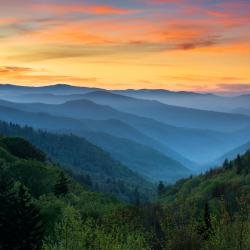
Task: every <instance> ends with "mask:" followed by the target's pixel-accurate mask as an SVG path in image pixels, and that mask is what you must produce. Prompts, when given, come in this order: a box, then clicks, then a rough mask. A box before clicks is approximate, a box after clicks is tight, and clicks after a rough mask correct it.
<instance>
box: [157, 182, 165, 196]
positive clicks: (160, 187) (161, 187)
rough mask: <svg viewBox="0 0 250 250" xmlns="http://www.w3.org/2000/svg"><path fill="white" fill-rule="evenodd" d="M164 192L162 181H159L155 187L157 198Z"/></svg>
mask: <svg viewBox="0 0 250 250" xmlns="http://www.w3.org/2000/svg"><path fill="white" fill-rule="evenodd" d="M164 192H165V185H164V184H163V182H162V181H160V183H159V185H158V187H157V193H158V196H161V195H163V194H164Z"/></svg>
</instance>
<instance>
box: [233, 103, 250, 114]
mask: <svg viewBox="0 0 250 250" xmlns="http://www.w3.org/2000/svg"><path fill="white" fill-rule="evenodd" d="M249 105H250V103H249ZM249 105H248V106H249ZM231 112H232V113H238V114H242V115H249V116H250V109H249V108H242V107H239V108H235V109H233V110H232V111H231Z"/></svg>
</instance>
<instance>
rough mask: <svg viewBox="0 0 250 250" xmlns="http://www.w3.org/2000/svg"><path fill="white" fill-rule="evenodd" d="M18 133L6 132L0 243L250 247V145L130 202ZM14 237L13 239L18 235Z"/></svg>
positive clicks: (74, 249) (44, 248)
mask: <svg viewBox="0 0 250 250" xmlns="http://www.w3.org/2000/svg"><path fill="white" fill-rule="evenodd" d="M46 159H47V157H46V155H45V154H44V153H43V152H41V151H40V150H38V149H37V148H35V147H34V146H32V145H31V144H29V143H28V142H27V141H25V140H23V139H19V138H13V137H12V138H9V137H1V138H0V191H1V192H0V201H1V206H0V230H1V234H0V249H25V250H26V249H27V250H36V249H37V250H63V249H71V250H85V249H87V250H88V249H89V250H92V249H100V250H110V249H111V250H117V249H124V250H144V249H148V250H165V249H166V250H167V249H169V250H180V249H181V250H182V249H183V250H198V249H201V250H211V249H213V250H221V249H225V250H226V249H227V250H228V249H229V250H235V249H242V250H248V249H249V246H250V244H249V243H250V237H249V235H250V231H249V230H250V224H249V223H250V222H249V211H250V210H249V209H250V208H249V201H250V196H249V190H250V181H249V179H250V152H248V153H246V154H245V155H243V156H238V157H237V159H236V160H234V161H225V163H224V165H223V166H222V167H221V168H218V169H214V170H210V171H208V172H207V173H205V174H203V175H200V176H197V177H190V178H188V179H184V180H181V181H179V182H178V183H176V184H175V185H173V186H169V187H166V186H164V184H163V183H160V184H159V186H158V195H159V202H158V203H154V204H144V205H143V204H140V201H139V200H137V203H136V205H135V206H133V205H126V204H122V203H120V202H118V201H116V200H115V199H113V198H110V197H108V196H104V195H101V194H97V193H93V192H90V191H89V190H88V189H87V188H86V187H83V186H82V185H80V184H79V183H78V182H77V181H75V179H74V178H73V177H71V176H70V175H68V174H67V173H65V172H63V171H62V169H61V168H60V167H59V166H58V165H54V164H53V163H50V162H48V161H47V160H46ZM13 237H15V241H13Z"/></svg>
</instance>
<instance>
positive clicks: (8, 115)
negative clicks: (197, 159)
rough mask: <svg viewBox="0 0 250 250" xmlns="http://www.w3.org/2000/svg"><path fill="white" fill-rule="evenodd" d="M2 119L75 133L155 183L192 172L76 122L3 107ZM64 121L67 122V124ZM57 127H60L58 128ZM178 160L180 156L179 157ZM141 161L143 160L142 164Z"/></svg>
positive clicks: (0, 114)
mask: <svg viewBox="0 0 250 250" xmlns="http://www.w3.org/2000/svg"><path fill="white" fill-rule="evenodd" d="M0 119H1V120H4V121H7V122H14V123H18V124H21V125H29V126H33V127H35V128H40V129H47V130H49V131H52V132H60V133H73V134H75V135H78V136H83V137H85V138H87V139H89V141H91V142H92V143H94V144H96V145H99V146H100V147H102V148H103V149H105V150H106V151H108V152H109V153H110V154H111V155H112V156H113V157H114V158H116V159H117V160H121V161H122V162H123V163H124V164H131V163H133V164H131V165H129V166H128V167H129V168H130V169H132V170H134V171H136V170H138V173H140V174H143V175H144V174H145V173H144V172H145V167H146V168H148V170H147V171H148V172H150V173H151V174H150V175H147V177H148V178H150V179H152V180H156V178H157V176H158V178H162V179H164V180H168V181H170V180H171V181H173V180H176V179H177V178H178V177H179V178H180V177H182V176H183V175H184V176H185V175H186V174H187V173H190V171H188V170H187V169H186V168H185V167H183V166H182V165H181V164H180V163H178V162H177V161H175V160H172V159H171V158H170V157H168V156H165V155H163V154H162V153H160V152H158V151H156V150H155V149H153V148H150V147H147V146H145V145H142V144H139V143H136V142H134V141H132V140H126V139H122V138H118V137H114V136H111V135H109V134H104V133H97V132H91V130H89V129H88V128H85V127H84V126H81V122H79V121H77V120H76V121H75V120H73V119H67V118H62V117H53V116H51V115H47V114H37V113H29V112H24V111H19V110H15V109H12V108H6V107H0ZM64 120H65V121H66V122H65V123H64ZM57 123H59V124H60V125H58V126H57ZM128 145H129V146H128ZM121 148H123V149H121ZM132 148H133V152H132V151H131V149H132ZM126 149H127V150H126ZM143 155H144V156H143ZM132 156H133V157H132ZM176 156H178V154H177V153H176ZM146 158H147V159H146ZM138 159H141V160H140V162H139V161H138ZM149 159H151V161H149ZM155 162H157V164H158V165H155ZM187 162H188V161H187ZM135 168H136V169H135ZM159 168H161V169H165V171H163V172H162V176H159V175H157V174H156V173H157V172H159V170H158V169H159ZM172 170H173V171H175V173H172V172H171V171H172Z"/></svg>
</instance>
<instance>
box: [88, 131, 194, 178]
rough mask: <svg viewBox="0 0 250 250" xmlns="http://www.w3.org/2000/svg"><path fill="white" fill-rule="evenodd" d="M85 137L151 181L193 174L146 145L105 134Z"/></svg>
mask: <svg viewBox="0 0 250 250" xmlns="http://www.w3.org/2000/svg"><path fill="white" fill-rule="evenodd" d="M83 135H84V137H85V138H87V139H88V140H89V141H91V142H93V143H94V144H96V145H98V146H100V147H101V148H104V149H105V150H106V151H108V152H110V153H111V155H112V156H113V157H114V158H115V159H117V160H119V161H121V162H123V163H124V164H125V165H126V166H129V168H131V169H132V170H133V171H136V172H137V173H139V174H140V175H143V176H144V177H147V179H149V180H153V181H159V180H164V181H167V182H173V181H175V180H177V179H180V178H182V177H185V176H188V175H190V174H191V173H192V172H191V170H189V169H187V168H186V167H184V166H183V165H182V164H180V163H179V162H177V161H175V160H173V159H171V158H169V157H167V156H165V155H163V154H162V153H160V152H159V151H157V150H154V149H152V148H150V147H148V146H146V145H142V144H138V143H135V142H133V141H131V140H127V139H121V138H120V139H118V138H116V137H111V136H110V135H108V134H103V133H92V132H87V133H83Z"/></svg>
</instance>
